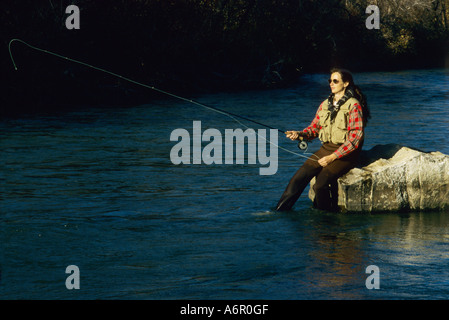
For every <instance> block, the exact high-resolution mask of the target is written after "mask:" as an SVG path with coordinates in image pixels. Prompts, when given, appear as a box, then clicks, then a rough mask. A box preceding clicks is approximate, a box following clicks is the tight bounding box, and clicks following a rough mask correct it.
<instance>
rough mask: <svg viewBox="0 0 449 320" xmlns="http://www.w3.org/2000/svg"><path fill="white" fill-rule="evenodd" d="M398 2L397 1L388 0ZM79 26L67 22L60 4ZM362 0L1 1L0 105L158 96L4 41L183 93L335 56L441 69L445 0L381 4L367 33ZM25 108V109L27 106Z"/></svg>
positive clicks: (290, 79) (241, 82)
mask: <svg viewBox="0 0 449 320" xmlns="http://www.w3.org/2000/svg"><path fill="white" fill-rule="evenodd" d="M396 2H397V5H401V4H400V3H399V2H401V1H399V0H398V1H396ZM396 2H395V3H396ZM70 4H75V5H77V6H78V7H79V8H80V29H79V30H68V29H67V28H66V25H65V22H66V19H67V18H68V17H69V14H67V13H65V9H66V7H67V6H68V5H70ZM368 4H369V3H368V2H367V1H349V2H348V1H346V4H345V5H344V4H342V2H341V1H336V0H335V1H334V0H331V1H326V2H324V3H323V2H317V1H312V0H308V1H296V2H293V1H291V2H285V1H277V0H271V1H268V0H263V1H238V0H232V1H218V0H217V1H200V0H189V1H181V0H180V1H157V0H149V1H138V0H132V1H108V2H107V5H105V4H103V3H100V2H94V1H82V0H80V1H59V2H58V1H52V0H50V1H31V0H28V1H20V2H17V1H6V2H5V3H4V4H3V10H2V12H1V13H0V18H1V20H0V21H1V25H2V26H1V28H0V35H1V38H2V42H3V49H2V50H1V53H0V56H1V60H0V61H1V62H0V68H1V70H2V73H3V74H4V75H5V78H6V79H7V84H6V86H3V87H2V93H1V95H0V99H1V101H0V102H1V109H0V114H2V115H4V114H11V113H21V112H22V111H33V110H34V109H37V110H43V109H51V108H54V107H58V108H59V107H60V106H61V105H66V106H71V105H72V106H74V105H79V104H84V105H85V104H86V103H87V104H89V105H113V104H116V105H126V104H130V105H132V104H138V103H141V102H146V101H148V100H150V99H154V98H158V97H161V95H160V94H158V93H156V92H153V91H151V90H148V89H145V88H142V87H139V86H137V85H134V84H130V83H128V82H126V81H123V80H120V79H118V78H115V77H113V76H110V75H107V74H104V73H102V72H99V71H95V70H92V69H89V68H86V67H84V66H81V65H77V64H74V63H73V62H69V61H65V60H62V59H59V58H56V57H54V56H50V55H48V54H45V53H42V52H38V51H35V50H32V49H30V48H28V47H26V46H25V45H23V44H20V43H14V44H13V46H12V52H13V54H14V58H15V60H16V63H17V66H18V71H15V70H14V68H13V65H12V63H11V59H10V57H9V52H8V43H9V41H10V40H11V39H12V38H19V39H22V40H24V41H26V42H28V43H30V44H31V45H34V46H36V47H39V48H43V49H46V50H49V51H52V52H56V53H59V54H61V55H64V56H67V57H70V58H73V59H76V60H80V61H83V62H86V63H89V64H91V65H94V66H97V67H101V68H104V69H106V70H109V71H112V72H114V73H117V74H120V75H123V76H125V77H128V78H131V79H133V80H136V81H138V82H142V83H145V84H149V85H154V86H156V87H158V88H160V89H163V90H167V91H170V92H173V93H177V94H181V95H187V96H190V95H193V94H197V93H205V92H216V91H237V90H248V89H271V88H278V87H286V86H290V85H292V84H294V83H295V82H296V81H298V79H299V78H300V77H301V74H302V73H304V72H323V71H324V72H325V71H327V70H328V69H329V67H331V66H333V65H343V66H345V67H347V68H350V69H351V70H353V71H354V72H357V71H371V70H377V71H379V70H393V69H416V68H428V67H445V66H446V52H447V51H448V35H449V28H448V25H447V16H448V15H447V11H446V8H447V7H449V1H447V0H445V1H433V2H430V1H424V0H422V1H418V2H417V5H415V6H413V7H410V8H407V6H406V2H404V4H403V6H399V8H400V10H399V9H397V8H396V9H397V10H395V8H394V7H393V5H392V4H391V3H389V4H382V5H381V4H379V10H380V29H379V30H376V29H373V30H368V29H367V28H366V25H365V20H366V19H367V17H368V16H369V14H366V13H365V9H366V7H367V6H368ZM31 106H32V107H31Z"/></svg>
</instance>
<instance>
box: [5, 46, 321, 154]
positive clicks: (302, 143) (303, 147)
mask: <svg viewBox="0 0 449 320" xmlns="http://www.w3.org/2000/svg"><path fill="white" fill-rule="evenodd" d="M14 41H17V42H20V43H23V44H24V45H26V46H28V47H29V48H31V49H34V50H36V51H40V52H43V53H46V54H49V55H52V56H55V57H58V58H60V59H64V60H67V61H70V62H74V63H77V64H80V65H83V66H85V67H88V68H91V69H94V70H97V71H101V72H104V73H107V74H109V75H112V76H114V77H117V78H119V79H122V80H125V81H128V82H130V83H133V84H136V85H139V86H142V87H145V88H148V89H151V90H154V91H156V92H159V93H162V94H165V95H168V96H170V97H173V98H177V99H179V100H182V101H186V102H189V103H192V104H194V105H197V106H200V107H203V108H206V109H209V110H213V111H215V112H218V113H220V114H223V115H225V116H228V117H230V118H231V119H233V120H234V121H237V122H238V123H239V124H240V125H242V126H244V127H245V128H248V129H249V127H248V126H246V125H245V124H243V123H242V122H241V121H239V120H238V119H237V118H240V119H243V120H246V121H249V122H252V123H255V124H258V125H261V126H263V127H266V128H270V129H274V130H278V131H279V132H281V133H284V134H285V131H283V130H280V129H277V128H273V127H271V126H269V125H267V124H264V123H261V122H258V121H255V120H253V119H250V118H247V117H244V116H241V115H238V114H235V113H232V112H229V111H225V110H222V109H219V108H217V107H212V106H208V105H205V104H202V103H199V102H197V101H194V100H191V99H187V98H184V97H181V96H178V95H176V94H173V93H170V92H167V91H164V90H161V89H158V88H156V87H154V86H150V85H147V84H144V83H141V82H138V81H135V80H133V79H130V78H127V77H124V76H122V75H119V74H117V73H114V72H111V71H108V70H106V69H102V68H99V67H96V66H93V65H91V64H88V63H85V62H82V61H78V60H75V59H72V58H69V57H66V56H63V55H60V54H57V53H55V52H51V51H49V50H45V49H41V48H38V47H35V46H33V45H30V44H29V43H27V42H25V41H23V40H21V39H11V40H10V41H9V44H8V50H9V56H10V57H11V61H12V64H13V65H14V69H15V70H16V71H17V70H18V69H17V65H16V62H15V60H14V58H13V55H12V52H11V44H12V43H13V42H14ZM256 134H257V132H256ZM261 137H262V138H263V139H265V137H263V136H261ZM265 140H266V141H267V142H269V143H271V144H273V145H275V146H276V147H278V148H280V149H282V150H284V151H286V152H289V153H292V154H294V155H297V156H300V157H303V158H307V159H309V157H306V156H304V155H302V154H299V153H297V152H293V151H291V150H288V149H285V148H283V147H281V146H279V145H277V144H275V143H273V142H271V141H270V140H267V139H265ZM298 148H299V149H301V150H305V151H307V148H308V141H306V140H302V141H300V142H299V143H298ZM304 153H305V152H304ZM310 160H312V161H318V160H314V159H310Z"/></svg>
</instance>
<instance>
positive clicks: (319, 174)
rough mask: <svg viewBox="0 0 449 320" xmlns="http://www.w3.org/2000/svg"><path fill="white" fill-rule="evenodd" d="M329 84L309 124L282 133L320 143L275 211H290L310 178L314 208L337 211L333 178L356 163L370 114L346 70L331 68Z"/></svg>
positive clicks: (362, 95) (296, 138)
mask: <svg viewBox="0 0 449 320" xmlns="http://www.w3.org/2000/svg"><path fill="white" fill-rule="evenodd" d="M329 85H330V88H331V91H332V93H331V94H330V95H329V97H328V99H326V100H324V101H323V102H322V103H321V105H320V107H319V108H318V111H317V113H316V115H315V119H314V120H313V121H312V123H311V124H310V126H309V127H307V128H306V129H304V130H303V131H287V132H286V136H287V138H290V139H291V140H303V139H304V138H305V139H307V140H311V139H314V138H317V137H319V139H320V140H321V142H322V143H323V144H322V146H321V148H320V149H319V150H318V151H317V152H315V154H314V155H312V156H311V157H310V158H309V159H307V160H306V162H305V163H304V164H303V166H302V167H301V168H300V169H299V170H298V171H297V172H296V173H295V175H294V176H293V178H292V179H291V180H290V183H289V184H288V186H287V188H286V189H285V191H284V194H283V195H282V197H281V199H280V200H279V202H278V204H277V207H276V210H277V211H286V210H290V209H291V208H292V206H293V205H294V204H295V202H296V200H298V198H299V196H300V195H301V193H302V192H303V191H304V189H305V188H306V186H307V185H308V183H309V182H310V180H312V178H313V177H316V182H315V186H314V190H315V201H314V205H315V207H316V208H318V209H322V210H329V211H337V210H338V205H337V204H338V202H337V196H338V190H337V188H336V187H337V183H336V182H337V179H338V178H339V177H341V176H342V175H344V174H345V173H347V172H348V171H349V170H351V169H352V168H354V167H355V165H356V164H357V160H358V157H359V154H360V151H361V149H362V145H363V141H364V129H365V127H366V124H367V119H368V118H369V116H370V115H369V109H368V105H367V102H366V98H365V96H364V94H363V93H362V92H361V90H360V88H359V87H358V86H356V85H355V84H354V80H353V78H352V75H351V73H350V72H349V71H347V70H344V69H337V68H334V69H332V70H331V77H330V79H329Z"/></svg>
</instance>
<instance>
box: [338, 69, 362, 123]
mask: <svg viewBox="0 0 449 320" xmlns="http://www.w3.org/2000/svg"><path fill="white" fill-rule="evenodd" d="M335 72H338V73H339V74H340V75H341V79H342V80H343V82H349V85H348V87H347V88H346V89H351V90H352V92H353V93H354V98H356V99H357V100H359V102H360V104H361V105H362V113H363V125H364V126H366V124H367V123H368V119H369V118H371V113H370V111H369V108H368V101H367V100H366V95H365V94H364V93H363V92H362V90H361V89H360V87H359V86H357V85H356V84H355V83H354V78H353V77H352V74H351V72H350V71H349V70H346V69H342V68H332V69H331V70H330V73H331V74H332V73H335Z"/></svg>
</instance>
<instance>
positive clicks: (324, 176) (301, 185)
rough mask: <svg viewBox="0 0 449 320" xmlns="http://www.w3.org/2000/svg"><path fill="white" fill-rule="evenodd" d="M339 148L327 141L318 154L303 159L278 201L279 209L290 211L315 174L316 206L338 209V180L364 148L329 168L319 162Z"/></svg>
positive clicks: (338, 160) (349, 168) (337, 160)
mask: <svg viewBox="0 0 449 320" xmlns="http://www.w3.org/2000/svg"><path fill="white" fill-rule="evenodd" d="M338 147H339V145H335V144H332V143H325V144H323V145H322V146H321V148H320V149H319V150H318V151H317V152H315V155H312V156H310V157H309V159H307V160H306V162H304V164H303V165H302V167H301V168H299V169H298V171H296V173H295V175H294V176H293V177H292V178H291V180H290V182H289V184H288V186H287V188H286V189H285V191H284V194H283V195H282V197H281V199H280V200H279V202H278V204H277V207H276V210H277V211H287V210H290V209H291V208H292V207H293V205H294V204H295V202H296V201H297V200H298V198H299V196H300V195H301V193H302V192H303V191H304V189H305V188H306V186H307V185H308V184H309V182H310V180H312V178H313V177H316V182H315V186H314V190H315V201H314V205H315V207H316V208H318V209H322V210H329V211H336V210H337V208H338V205H337V204H338V189H337V179H338V178H339V177H341V176H342V175H344V174H345V173H347V172H348V171H349V170H351V169H352V168H354V167H355V165H356V164H357V160H358V156H359V153H360V149H361V148H358V149H357V150H355V151H353V152H351V153H350V154H349V155H347V156H345V157H343V158H340V159H336V160H335V161H333V162H332V163H331V164H329V165H327V166H326V167H322V166H321V165H320V164H319V163H318V161H316V160H318V159H321V158H322V157H325V156H328V155H330V154H332V153H333V152H334V151H335V150H337V149H338Z"/></svg>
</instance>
